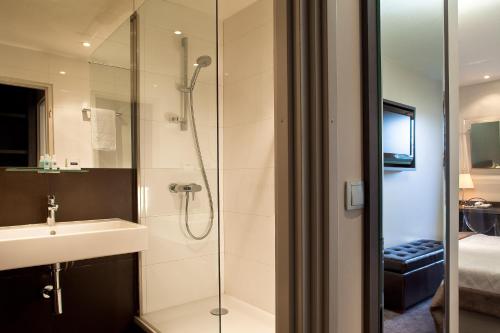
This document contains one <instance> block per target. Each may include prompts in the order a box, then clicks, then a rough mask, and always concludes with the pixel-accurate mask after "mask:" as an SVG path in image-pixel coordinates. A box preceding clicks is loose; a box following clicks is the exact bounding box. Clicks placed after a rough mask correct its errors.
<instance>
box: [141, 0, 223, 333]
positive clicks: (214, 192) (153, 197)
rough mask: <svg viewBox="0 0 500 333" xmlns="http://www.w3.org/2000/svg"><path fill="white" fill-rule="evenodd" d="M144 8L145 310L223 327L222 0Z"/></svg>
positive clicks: (171, 322)
mask: <svg viewBox="0 0 500 333" xmlns="http://www.w3.org/2000/svg"><path fill="white" fill-rule="evenodd" d="M137 14H138V16H137V17H138V45H139V86H140V88H139V103H140V112H139V113H140V163H139V165H140V171H139V176H140V184H141V187H140V191H141V193H140V196H141V197H142V198H143V200H142V204H141V209H140V210H141V212H140V216H141V222H142V223H144V224H146V225H147V226H148V230H149V239H150V244H149V249H148V250H147V251H145V253H144V254H142V256H141V319H142V320H143V321H145V322H146V323H147V324H149V325H151V326H152V327H154V328H155V329H156V330H158V331H161V332H163V333H170V332H193V333H194V332H219V330H220V323H219V322H220V320H219V316H217V315H214V314H213V312H214V310H217V309H218V308H219V306H220V293H221V290H220V289H221V288H220V285H221V281H220V270H221V267H220V265H219V263H220V259H219V252H220V251H219V249H220V239H221V238H220V235H219V214H218V210H219V209H218V181H217V179H218V128H217V61H216V59H217V24H216V22H217V21H216V1H215V0H210V1H208V0H207V1H189V2H188V1H178V0H171V1H164V0H148V1H146V2H145V3H144V4H143V5H142V6H141V7H140V8H139V9H138V11H137Z"/></svg>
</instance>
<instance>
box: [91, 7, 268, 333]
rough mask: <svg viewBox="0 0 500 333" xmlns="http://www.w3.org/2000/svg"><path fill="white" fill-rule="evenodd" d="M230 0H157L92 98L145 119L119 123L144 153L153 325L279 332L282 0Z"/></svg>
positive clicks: (105, 56) (104, 49)
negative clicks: (277, 160) (277, 154)
mask: <svg viewBox="0 0 500 333" xmlns="http://www.w3.org/2000/svg"><path fill="white" fill-rule="evenodd" d="M226 4H229V5H230V6H228V7H227V8H229V9H231V10H229V11H226V14H225V16H224V17H219V16H218V10H217V5H218V3H217V1H216V0H197V1H186V0H145V1H144V2H143V4H142V5H141V6H140V7H139V8H137V9H136V11H135V13H134V14H133V15H132V16H131V17H130V19H129V20H127V22H125V23H124V24H123V25H121V26H120V27H119V28H118V29H117V30H116V31H115V32H114V33H113V34H112V36H111V38H109V39H107V40H106V41H105V42H103V43H102V44H101V45H100V46H99V48H98V49H97V51H96V52H95V53H94V54H93V56H92V57H91V59H90V63H91V70H92V73H91V74H92V75H91V77H92V84H91V85H92V87H91V90H92V92H93V96H94V97H93V99H92V105H91V106H92V107H101V106H102V107H106V105H108V104H110V103H113V106H114V107H120V110H121V112H123V114H128V113H130V114H132V115H134V116H132V117H130V119H131V121H130V122H124V121H123V120H117V121H121V122H122V123H121V124H123V126H124V131H125V130H126V128H125V126H129V129H132V133H133V136H132V140H131V142H126V144H129V145H132V146H133V147H135V148H136V149H133V150H132V151H133V156H132V158H131V160H132V166H133V167H136V168H137V183H138V191H137V198H138V219H139V220H140V223H142V224H145V225H147V226H148V233H149V248H148V250H147V251H144V252H143V253H141V254H140V257H139V274H138V285H139V286H138V290H139V303H140V314H139V316H137V317H136V322H137V323H138V324H140V325H141V326H142V327H144V328H146V329H147V330H149V331H151V332H162V333H177V332H183V333H199V332H207V333H210V332H214V333H215V332H238V333H255V332H259V333H273V332H274V306H275V305H274V304H275V296H274V294H275V282H274V280H275V269H274V265H275V260H274V247H275V246H274V104H273V100H274V90H273V84H274V83H273V75H274V72H273V16H272V13H273V9H272V8H273V1H272V0H255V1H249V2H241V3H238V4H237V6H235V3H234V2H232V0H231V1H230V2H227V3H226ZM128 50H130V51H131V52H128ZM241 64H245V65H244V66H241ZM223 90H224V91H223ZM122 96H125V97H127V98H128V99H127V100H132V103H131V104H130V103H122V100H124V97H122ZM127 119H128V118H127ZM99 157H100V159H99V160H100V161H102V162H103V163H104V162H106V163H117V162H119V161H120V158H121V156H114V155H113V156H107V155H106V156H104V155H103V156H99Z"/></svg>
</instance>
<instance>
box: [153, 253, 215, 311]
mask: <svg viewBox="0 0 500 333" xmlns="http://www.w3.org/2000/svg"><path fill="white" fill-rule="evenodd" d="M217 262H218V258H217V255H209V256H203V257H196V258H191V259H186V260H178V261H171V262H166V263H161V264H156V265H148V266H147V267H146V270H147V286H148V287H147V301H148V306H147V311H148V312H150V311H156V310H160V309H165V308H168V307H171V306H175V305H179V304H184V303H188V302H192V301H195V300H200V299H203V298H208V297H212V296H216V295H218V287H219V282H218V266H217Z"/></svg>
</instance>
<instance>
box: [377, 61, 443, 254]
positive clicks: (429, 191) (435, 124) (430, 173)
mask: <svg viewBox="0 0 500 333" xmlns="http://www.w3.org/2000/svg"><path fill="white" fill-rule="evenodd" d="M382 68H383V71H382V87H383V88H382V90H383V96H384V98H385V99H389V100H392V101H395V102H399V103H403V104H407V105H411V106H414V107H416V113H415V127H416V128H415V140H416V144H415V146H416V147H415V149H416V171H405V172H389V171H386V172H384V182H383V232H384V240H385V244H384V245H385V247H390V246H395V245H399V244H401V243H405V242H409V241H414V240H417V239H435V240H442V239H443V144H444V143H443V93H442V91H443V87H442V83H441V82H440V81H435V80H431V79H429V78H428V77H426V76H424V75H423V74H421V73H420V72H416V71H414V70H412V69H409V68H405V67H403V66H401V65H399V64H398V63H396V62H394V61H393V60H391V59H387V58H383V62H382Z"/></svg>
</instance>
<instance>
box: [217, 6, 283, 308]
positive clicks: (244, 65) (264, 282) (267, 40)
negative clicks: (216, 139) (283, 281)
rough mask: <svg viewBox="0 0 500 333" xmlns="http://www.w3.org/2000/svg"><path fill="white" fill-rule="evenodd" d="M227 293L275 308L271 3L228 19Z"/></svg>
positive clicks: (225, 150) (225, 134) (225, 131)
mask: <svg viewBox="0 0 500 333" xmlns="http://www.w3.org/2000/svg"><path fill="white" fill-rule="evenodd" d="M223 34H224V63H223V66H224V68H223V73H224V74H223V77H224V96H223V100H224V116H223V136H222V137H223V153H224V155H223V168H224V170H223V177H222V179H223V186H224V187H223V204H224V213H223V217H224V218H223V221H224V287H225V292H226V293H228V294H230V295H232V296H234V297H236V298H239V299H240V300H242V301H244V302H247V303H250V304H252V305H254V306H256V307H259V308H261V309H263V310H265V311H268V312H271V313H274V303H275V294H274V290H275V281H274V276H275V250H274V247H275V225H274V78H273V40H272V38H273V21H272V1H270V0H261V1H258V2H256V3H255V4H253V5H251V6H249V7H247V8H245V9H244V10H242V11H240V12H238V13H237V14H235V15H234V16H232V17H230V18H228V19H226V20H225V21H224V33H223Z"/></svg>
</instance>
